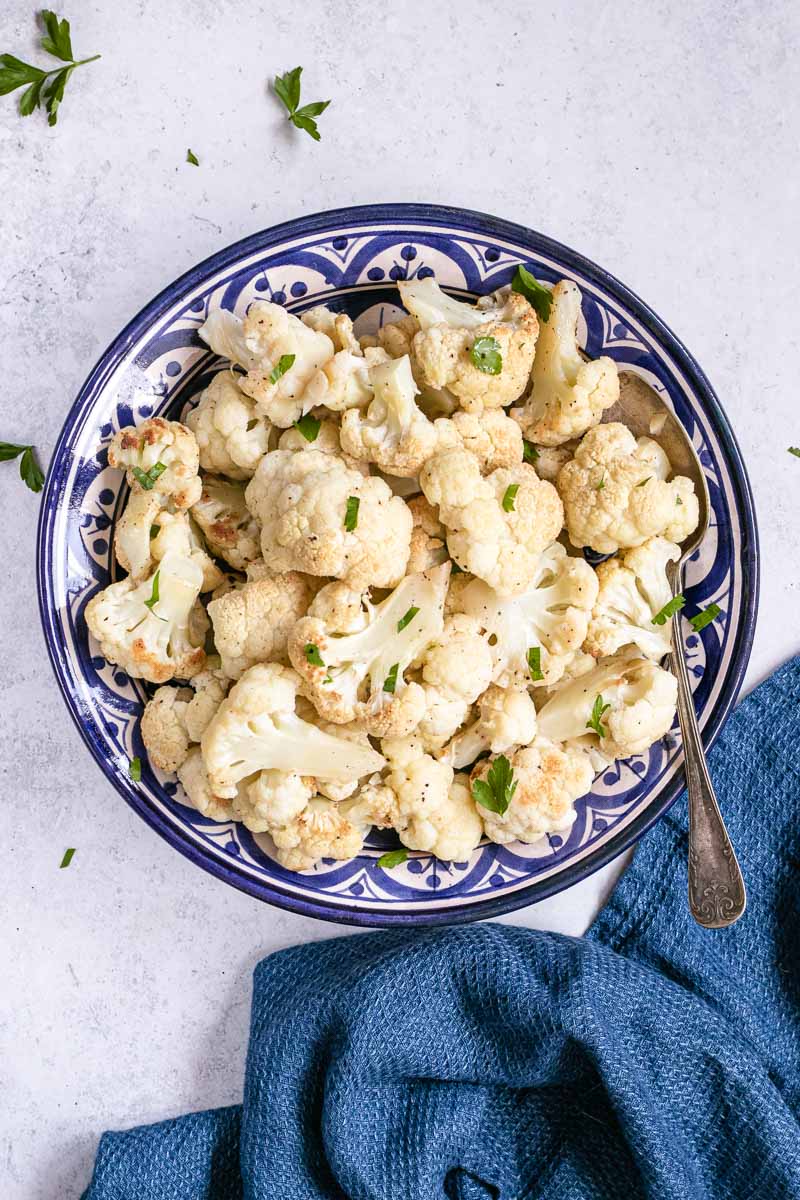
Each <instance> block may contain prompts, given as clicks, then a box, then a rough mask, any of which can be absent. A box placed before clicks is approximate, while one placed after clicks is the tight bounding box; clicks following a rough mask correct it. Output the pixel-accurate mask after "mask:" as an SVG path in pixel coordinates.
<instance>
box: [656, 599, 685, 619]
mask: <svg viewBox="0 0 800 1200" xmlns="http://www.w3.org/2000/svg"><path fill="white" fill-rule="evenodd" d="M685 603H686V598H685V597H684V596H683V595H682V594H681V593H680V592H678V594H677V596H673V597H672V599H671V600H668V601H667V603H666V604H665V605H664V607H663V608H662V609H661V611H660V612H657V613H656V615H655V616H654V617H653V618H652V620H651V624H652V625H666V623H667V621H668V620H669V618H670V617H674V616H675V613H676V612H680V611H681V609H682V608H683V606H684V604H685Z"/></svg>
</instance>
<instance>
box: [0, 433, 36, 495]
mask: <svg viewBox="0 0 800 1200" xmlns="http://www.w3.org/2000/svg"><path fill="white" fill-rule="evenodd" d="M15 458H19V475H20V479H21V480H22V482H23V483H24V484H25V485H26V487H29V488H30V489H31V491H32V492H40V491H41V490H42V486H43V484H44V472H43V471H42V468H41V467H40V466H39V464H38V462H37V461H36V451H35V449H34V448H33V446H18V445H16V444H15V443H14V442H0V462H11V461H12V460H13V459H15Z"/></svg>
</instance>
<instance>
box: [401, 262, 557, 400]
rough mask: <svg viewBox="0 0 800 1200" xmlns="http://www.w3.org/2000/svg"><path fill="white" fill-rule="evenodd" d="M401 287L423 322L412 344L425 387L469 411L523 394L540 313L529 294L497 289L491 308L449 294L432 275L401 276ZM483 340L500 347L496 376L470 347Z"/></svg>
mask: <svg viewBox="0 0 800 1200" xmlns="http://www.w3.org/2000/svg"><path fill="white" fill-rule="evenodd" d="M398 287H399V288H400V295H401V297H402V300H403V304H404V305H405V307H406V308H407V309H408V310H409V312H410V313H411V314H412V315H413V316H414V317H415V318H416V320H417V322H418V324H419V326H420V331H419V333H416V334H415V335H414V339H413V343H412V364H413V367H414V374H415V376H416V377H417V378H418V380H419V382H420V385H421V386H422V387H424V388H431V389H432V390H433V392H434V393H437V392H445V393H449V395H451V396H452V397H454V398H455V400H456V401H457V402H458V404H459V405H460V406H461V408H463V409H464V410H465V411H466V412H478V413H480V412H483V410H484V409H486V408H502V407H503V406H504V405H506V404H511V403H512V402H513V401H514V400H516V399H517V397H518V396H520V394H521V393H522V391H523V389H524V388H525V385H526V383H527V381H528V376H529V375H530V372H531V366H532V365H533V355H534V350H535V348H536V335H537V333H538V331H539V322H538V320H537V317H536V313H535V312H534V310H533V309H532V308H531V306H530V304H529V303H528V301H527V300H526V299H525V297H524V296H521V295H519V294H518V293H516V292H509V293H507V294H503V295H501V294H499V293H498V294H497V295H496V296H495V298H494V302H493V303H492V304H491V306H486V307H480V308H477V307H475V306H473V305H471V304H464V303H462V302H461V301H459V300H455V299H454V298H453V297H452V296H448V295H447V294H446V293H445V292H443V291H442V290H441V288H440V287H439V285H438V283H436V281H435V280H434V279H433V278H431V277H429V278H426V279H414V280H401V281H400V283H399V284H398ZM479 338H492V339H493V340H494V342H495V343H496V344H497V347H498V348H499V353H500V358H501V364H500V370H499V371H498V372H497V373H496V374H490V373H487V372H486V371H484V370H481V369H480V368H479V367H477V366H476V365H475V362H474V361H473V358H472V354H471V351H472V349H473V346H474V344H475V342H476V341H477V340H478V339H479Z"/></svg>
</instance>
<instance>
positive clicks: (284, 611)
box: [208, 571, 311, 679]
mask: <svg viewBox="0 0 800 1200" xmlns="http://www.w3.org/2000/svg"><path fill="white" fill-rule="evenodd" d="M310 599H311V596H310V593H309V590H308V586H307V584H306V581H305V579H304V578H303V576H302V575H300V574H298V572H297V571H288V572H286V574H283V575H275V576H273V577H272V578H271V579H262V580H259V581H257V582H253V583H245V584H243V585H242V586H241V587H239V588H236V589H234V590H233V591H230V592H227V593H226V594H225V595H224V596H220V597H219V598H218V599H215V600H212V601H211V603H210V604H209V606H208V615H209V616H210V617H211V622H212V624H213V626H214V645H215V646H216V648H217V652H218V654H219V655H220V657H221V659H222V669H223V671H224V672H225V674H226V675H227V676H229V678H231V679H239V678H240V676H241V675H243V674H244V672H245V671H246V670H247V669H248V667H252V666H254V665H255V663H260V662H269V661H272V662H285V661H287V659H286V641H287V638H288V636H289V632H290V630H291V629H292V626H293V625H294V623H295V621H299V620H300V618H301V617H302V616H303V615H304V613H305V611H306V609H307V608H308V604H309V600H310Z"/></svg>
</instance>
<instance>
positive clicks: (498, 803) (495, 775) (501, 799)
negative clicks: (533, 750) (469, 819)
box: [472, 754, 517, 816]
mask: <svg viewBox="0 0 800 1200" xmlns="http://www.w3.org/2000/svg"><path fill="white" fill-rule="evenodd" d="M516 790H517V781H516V779H515V778H514V772H513V770H512V769H511V763H510V762H509V761H508V759H507V758H506V756H505V754H499V755H498V756H497V758H496V759H495V760H494V762H493V763H492V765H491V767H490V768H489V771H488V774H487V776H486V779H485V780H483V779H475V780H473V783H472V797H473V799H474V800H475V802H476V803H477V804H480V805H482V806H483V807H484V808H488V809H489V811H490V812H495V813H500V815H501V816H502V814H503V813H504V812H505V811H506V809H507V808H508V806H509V804H510V803H511V800H512V798H513V796H514V792H515V791H516Z"/></svg>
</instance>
